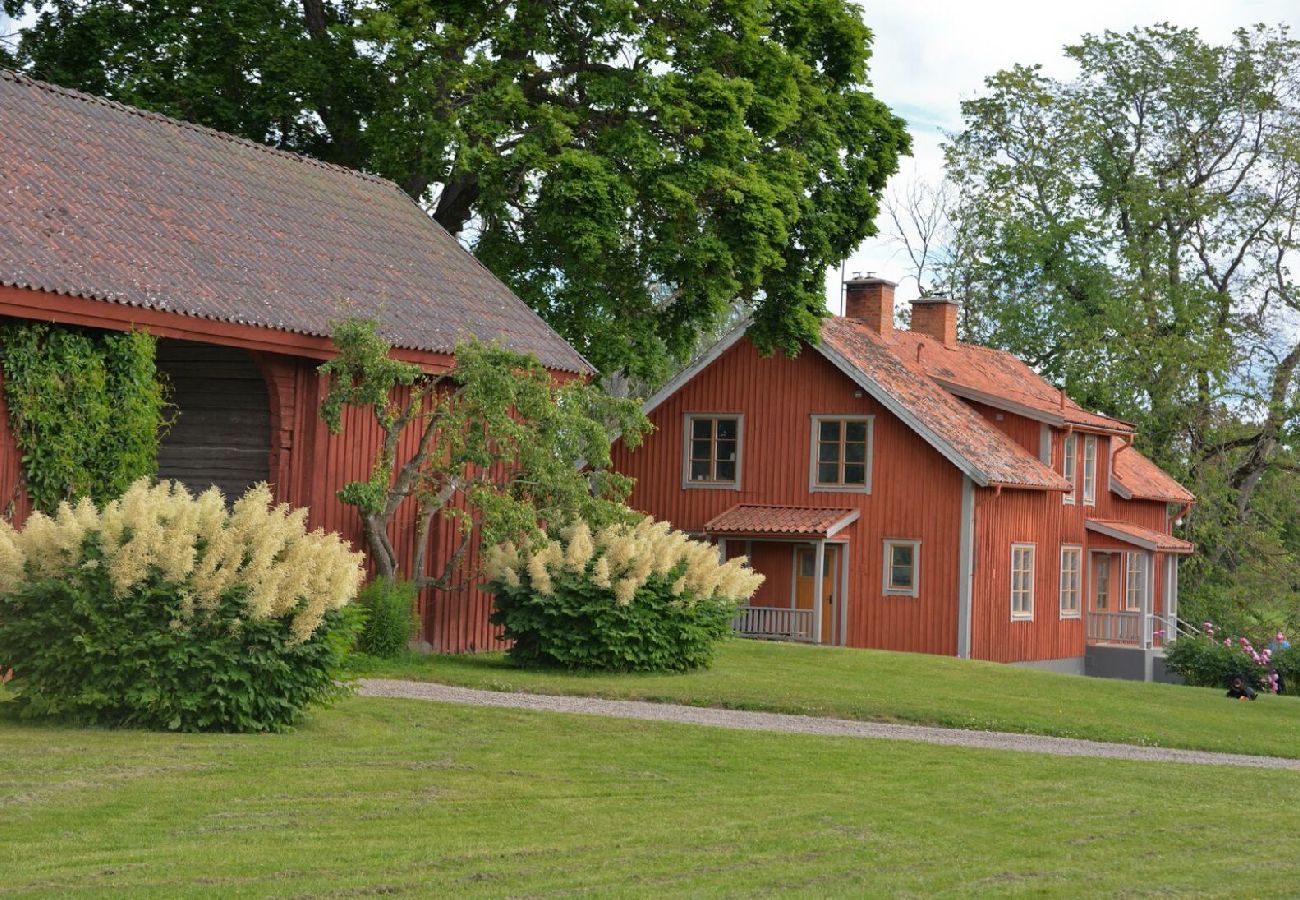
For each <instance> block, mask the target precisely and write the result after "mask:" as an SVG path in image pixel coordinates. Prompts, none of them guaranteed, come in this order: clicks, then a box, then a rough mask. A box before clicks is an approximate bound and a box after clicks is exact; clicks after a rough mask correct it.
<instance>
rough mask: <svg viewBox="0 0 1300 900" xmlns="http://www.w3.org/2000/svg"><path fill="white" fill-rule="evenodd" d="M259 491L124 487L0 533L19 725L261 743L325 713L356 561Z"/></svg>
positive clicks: (1, 630) (351, 635)
mask: <svg viewBox="0 0 1300 900" xmlns="http://www.w3.org/2000/svg"><path fill="white" fill-rule="evenodd" d="M270 500H271V498H270V493H269V491H268V490H267V488H266V486H265V485H258V486H257V487H255V488H253V489H252V490H250V491H249V492H248V493H247V494H246V495H244V497H243V498H241V499H240V500H238V501H236V502H235V504H234V505H233V507H232V508H231V509H229V510H227V508H226V506H225V503H224V501H223V500H222V498H221V495H220V493H219V492H217V491H216V490H215V489H213V490H210V491H208V492H206V493H204V494H202V495H201V496H199V497H197V498H195V497H192V496H191V495H190V494H189V493H188V492H187V491H186V490H185V489H184V488H183V487H182V486H181V485H179V484H174V483H171V482H163V483H162V484H159V485H157V486H152V487H151V486H150V485H149V483H148V482H147V481H144V480H141V481H139V482H136V483H135V484H134V485H132V486H131V488H130V489H129V490H128V491H127V492H126V493H125V494H124V495H123V496H122V497H121V498H120V499H119V500H115V501H112V502H110V503H108V504H106V505H105V506H104V507H103V508H102V509H97V508H96V507H95V506H94V504H92V503H90V502H89V501H87V500H83V501H81V502H80V503H78V504H77V505H76V506H70V505H69V504H67V503H64V504H61V505H60V506H59V509H58V512H57V513H56V515H55V516H54V517H52V518H51V517H47V516H44V515H42V514H40V513H35V514H33V515H32V516H31V518H30V519H29V520H28V522H27V524H26V526H25V527H24V528H23V530H22V531H21V532H15V531H14V530H13V529H11V528H9V527H8V526H7V525H0V659H4V660H6V661H7V662H9V663H11V664H12V665H13V666H14V670H15V677H14V679H13V681H12V682H11V685H10V686H11V688H13V689H14V690H15V691H16V694H17V702H18V703H19V705H20V708H21V710H22V712H23V713H24V714H25V715H29V716H57V717H61V718H66V719H70V720H74V721H78V722H84V723H93V724H103V725H110V726H133V727H143V728H159V729H170V730H179V731H274V730H281V729H284V728H286V727H288V726H289V725H291V724H292V723H293V722H294V721H296V720H297V719H298V717H299V716H300V715H301V713H302V711H303V710H304V709H305V708H306V707H307V706H308V705H310V704H313V703H320V702H326V701H329V700H331V699H333V698H335V697H337V696H339V695H340V693H341V692H342V691H343V688H341V687H340V684H339V680H338V679H339V676H340V674H341V671H342V662H343V657H344V655H345V653H346V652H347V650H348V648H349V647H350V646H351V645H352V643H353V641H354V639H355V632H356V630H357V627H358V625H359V616H358V615H357V613H356V612H355V611H354V610H352V609H350V608H349V607H348V604H349V602H350V601H351V600H352V599H353V597H354V596H355V595H356V591H357V587H358V586H359V585H360V583H361V578H362V568H361V555H360V554H358V553H353V552H351V549H350V548H349V547H348V546H347V544H346V543H345V542H343V541H341V540H340V539H339V538H338V536H337V535H333V534H325V533H323V532H321V531H315V532H310V533H308V532H307V531H306V528H305V527H304V522H305V512H304V511H303V510H292V511H291V510H289V509H288V508H287V507H285V506H279V507H272V506H271V504H270Z"/></svg>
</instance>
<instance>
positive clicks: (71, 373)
mask: <svg viewBox="0 0 1300 900" xmlns="http://www.w3.org/2000/svg"><path fill="white" fill-rule="evenodd" d="M157 344H158V341H157V339H156V338H155V337H153V336H152V335H149V334H145V333H144V332H139V331H132V332H127V333H124V334H118V333H114V332H106V331H95V330H92V329H86V328H69V327H64V326H59V325H47V324H45V323H40V322H35V323H33V322H23V323H16V324H12V325H7V326H5V327H4V328H0V362H2V363H3V368H4V392H5V400H6V401H7V403H8V408H9V418H10V423H11V424H12V426H13V432H14V437H15V439H16V440H17V442H18V446H19V447H20V448H21V449H22V454H23V459H22V463H23V483H24V486H25V487H26V488H27V493H28V496H29V497H30V498H31V501H32V505H33V506H34V507H35V508H36V509H39V510H41V511H43V512H53V510H54V509H55V508H56V507H57V506H58V505H59V503H60V502H62V501H63V500H66V499H69V498H71V497H90V498H91V499H93V500H107V499H109V498H112V497H116V496H118V495H120V494H121V493H122V492H124V491H125V490H126V489H127V488H128V487H130V486H131V483H132V482H134V481H135V480H136V479H137V478H141V477H143V476H148V475H153V474H154V473H155V472H157V470H158V445H159V441H160V440H161V438H162V435H163V433H164V430H165V426H166V425H167V424H168V417H167V410H168V407H167V393H166V390H165V388H164V385H163V381H162V379H161V377H160V376H159V374H158V370H157V367H156V365H155V356H156V350H157Z"/></svg>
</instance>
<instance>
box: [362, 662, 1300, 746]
mask: <svg viewBox="0 0 1300 900" xmlns="http://www.w3.org/2000/svg"><path fill="white" fill-rule="evenodd" d="M359 693H360V694H361V696H363V697H398V698H402V699H408V700H433V701H435V702H438V703H462V704H468V705H471V706H500V707H507V708H509V709H531V710H538V711H540V712H558V713H579V714H582V715H588V716H608V717H612V718H616V719H642V720H645V721H650V722H680V723H684V724H687V725H709V726H712V727H715V728H736V729H740V730H743V731H784V732H790V733H793V734H821V735H832V736H836V737H857V738H877V739H883V740H892V741H918V742H920V743H923V744H943V745H945V746H949V747H978V748H981V749H984V750H1014V751H1017V752H1020V753H1052V754H1055V755H1057V756H1093V757H1102V758H1105V759H1131V760H1140V761H1145V762H1176V763H1193V764H1195V765H1202V766H1251V767H1254V768H1260V769H1300V759H1283V758H1281V757H1274V756H1246V755H1243V754H1238V753H1210V752H1206V751H1203V750H1174V749H1167V748H1163V747H1138V746H1135V745H1132V744H1110V743H1102V742H1100V741H1081V740H1075V739H1074V738H1059V737H1045V736H1043V735H1034V734H1011V733H1008V732H1001V731H965V730H962V729H956V728H931V727H928V726H924V725H889V724H885V723H881V722H859V721H856V720H853V719H827V718H820V717H815V716H792V715H786V714H784V713H768V712H748V711H744V710H734V709H712V708H708V707H699V706H680V705H678V704H674V703H645V702H642V701H640V700H601V699H597V698H595V697H557V696H553V695H549V694H517V693H505V692H499V691H478V690H473V689H471V688H461V687H450V686H448V685H444V684H429V683H427V682H419V681H393V680H389V679H385V678H363V679H361V681H360V690H359Z"/></svg>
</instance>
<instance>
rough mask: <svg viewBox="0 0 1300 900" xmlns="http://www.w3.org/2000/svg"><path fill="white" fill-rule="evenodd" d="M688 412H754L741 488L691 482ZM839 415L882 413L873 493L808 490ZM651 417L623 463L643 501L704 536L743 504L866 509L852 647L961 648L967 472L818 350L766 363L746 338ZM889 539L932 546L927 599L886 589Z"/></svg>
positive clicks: (619, 462)
mask: <svg viewBox="0 0 1300 900" xmlns="http://www.w3.org/2000/svg"><path fill="white" fill-rule="evenodd" d="M687 413H738V414H742V415H743V416H744V430H743V438H742V448H741V483H740V488H739V490H736V489H718V488H694V487H693V488H683V487H682V453H683V434H682V428H683V418H684V416H685V415H686V414H687ZM833 413H845V414H851V415H872V416H875V420H874V428H873V442H874V443H873V452H872V491H871V493H870V494H869V495H867V494H861V493H851V492H834V493H823V492H810V491H809V486H808V480H809V457H810V440H811V418H810V417H811V416H813V415H815V414H833ZM650 419H651V422H652V423H653V424H654V426H655V429H656V430H655V432H654V433H653V434H651V435H649V436H648V437H647V438H646V440H645V442H644V443H643V445H642V446H641V447H640V448H639V449H638V450H635V451H629V450H627V448H625V447H623V446H622V445H621V444H617V445H616V446H615V448H614V466H615V468H616V469H618V470H619V471H621V472H623V473H625V474H627V475H630V476H632V477H633V478H635V479H637V485H636V488H635V489H634V491H633V493H632V496H631V504H632V506H634V507H635V508H636V509H638V510H641V511H643V512H646V513H649V514H651V515H653V516H655V517H656V518H660V519H667V520H668V521H670V522H672V523H673V524H674V525H675V526H676V527H678V528H681V529H683V530H686V531H696V532H698V531H702V530H703V528H704V524H705V523H706V522H707V521H708V520H709V519H711V518H713V517H714V516H716V515H718V514H719V513H721V512H723V511H725V510H726V509H728V508H730V507H732V506H734V505H736V504H738V503H765V504H781V505H792V506H809V507H844V508H852V509H857V510H859V511H860V518H859V519H858V521H857V522H855V523H854V524H853V525H851V526H849V527H848V528H847V529H845V531H844V532H841V534H840V535H839V536H841V537H847V538H848V540H849V552H848V565H849V607H848V629H847V635H846V638H847V640H846V643H847V644H848V645H849V646H854V647H888V648H890V649H896V650H913V651H920V652H928V653H941V654H948V655H952V654H955V653H956V633H957V583H958V574H957V565H958V559H957V553H956V547H957V545H958V540H959V532H960V509H961V481H962V479H961V474H960V472H958V470H957V469H956V468H954V467H953V466H952V464H950V463H949V462H948V461H947V460H945V459H943V457H941V456H940V455H939V454H938V453H937V452H935V451H934V450H933V449H932V448H931V447H930V446H929V444H927V443H926V442H925V441H924V440H922V439H921V438H920V437H918V436H917V435H916V434H915V432H913V431H912V430H911V429H910V428H908V427H907V426H906V425H904V424H903V423H902V422H901V421H899V420H898V419H896V418H895V417H894V416H893V415H892V414H891V413H889V412H888V411H887V410H885V409H884V408H883V407H881V406H880V405H879V404H878V403H877V402H876V401H875V400H873V399H872V398H870V397H868V396H865V395H864V394H863V392H862V391H861V389H859V388H858V387H857V385H855V384H854V383H853V382H852V381H850V380H849V379H847V378H845V377H844V375H843V373H841V372H840V371H839V370H837V369H835V368H834V367H833V366H832V365H831V364H830V363H828V362H827V361H826V360H825V359H824V358H823V357H822V356H821V355H820V354H818V353H817V352H816V351H815V350H811V349H807V350H805V351H804V352H803V353H802V354H800V355H799V357H797V358H796V359H787V358H785V357H783V356H781V355H779V354H778V355H774V356H771V357H767V358H763V357H762V356H760V355H759V354H758V352H757V351H756V350H755V349H754V348H753V346H752V345H751V344H750V343H749V342H748V341H747V340H742V341H739V342H738V343H737V344H736V345H734V346H733V347H731V348H730V349H729V350H728V351H727V352H726V353H724V354H723V355H722V356H721V357H720V358H719V359H718V360H716V361H715V362H714V363H713V364H712V365H710V366H708V367H707V368H705V369H704V370H703V371H702V372H700V373H699V374H698V375H697V376H696V377H695V378H693V379H692V380H691V381H689V382H687V384H686V385H684V386H683V387H682V388H681V389H680V390H679V391H677V392H676V393H675V394H673V395H672V396H671V397H669V398H668V399H667V400H665V401H664V402H663V403H662V404H661V405H660V406H659V407H657V408H656V409H655V410H654V411H653V412H652V413H651V415H650ZM885 538H903V539H910V540H920V541H921V553H920V566H919V593H920V596H919V597H917V598H912V597H886V596H884V595H883V593H882V590H881V584H882V580H883V557H884V549H883V544H882V541H883V540H884V539H885ZM729 543H730V542H729ZM760 546H761V545H760V544H759V543H755V544H754V547H755V556H756V557H757V559H756V560H755V562H756V564H758V567H759V568H760V570H763V571H767V570H766V569H765V568H764V565H765V561H767V559H768V557H769V556H770V554H771V552H773V551H769V550H767V549H763V550H761V551H760V550H759V548H760ZM774 546H775V545H774ZM783 553H784V555H785V556H787V557H788V556H789V554H790V550H789V549H788V546H787V549H785V550H784V551H783ZM789 566H790V562H789V560H788V559H784V560H781V561H778V562H777V563H775V566H774V569H773V571H770V572H767V574H768V576H769V578H768V583H767V584H766V585H764V587H763V588H762V590H761V592H760V594H759V598H758V602H762V603H768V604H773V605H784V604H787V603H789V591H790V569H789Z"/></svg>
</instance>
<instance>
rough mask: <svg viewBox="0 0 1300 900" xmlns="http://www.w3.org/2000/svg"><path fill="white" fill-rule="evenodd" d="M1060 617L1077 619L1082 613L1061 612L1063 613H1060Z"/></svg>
mask: <svg viewBox="0 0 1300 900" xmlns="http://www.w3.org/2000/svg"><path fill="white" fill-rule="evenodd" d="M1061 618H1062V619H1076V620H1077V619H1082V618H1083V614H1082V613H1077V612H1063V613H1061Z"/></svg>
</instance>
